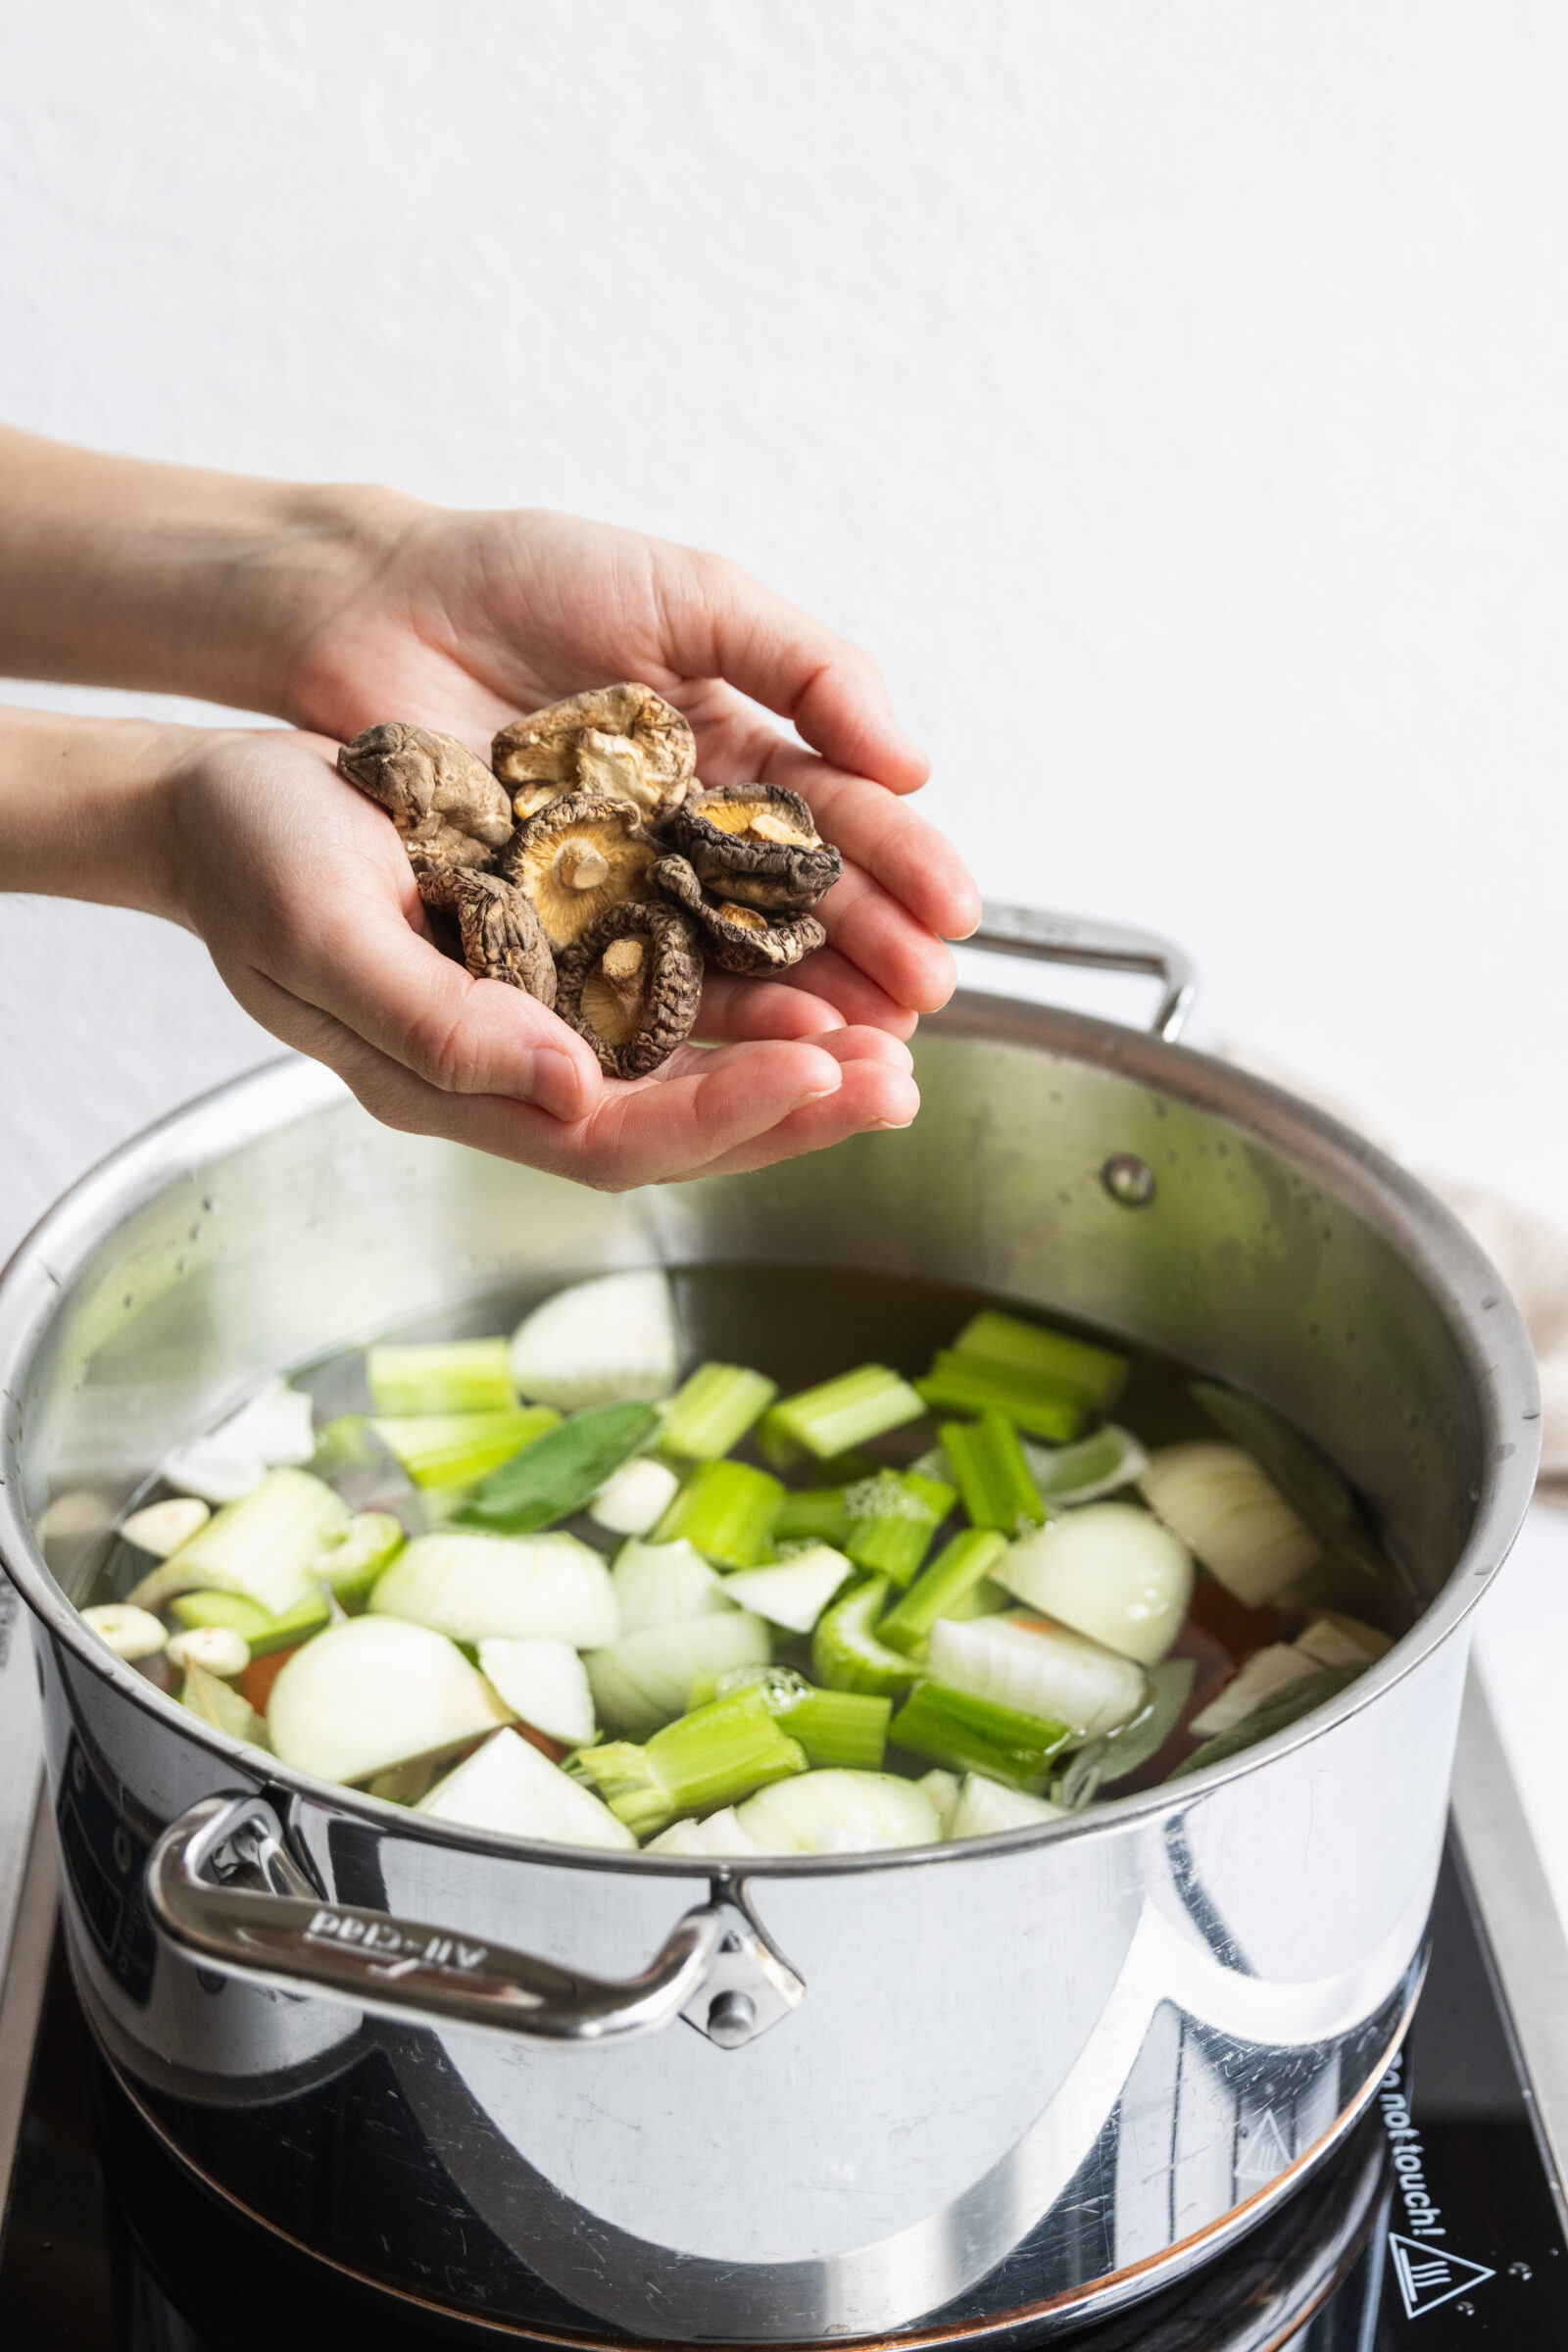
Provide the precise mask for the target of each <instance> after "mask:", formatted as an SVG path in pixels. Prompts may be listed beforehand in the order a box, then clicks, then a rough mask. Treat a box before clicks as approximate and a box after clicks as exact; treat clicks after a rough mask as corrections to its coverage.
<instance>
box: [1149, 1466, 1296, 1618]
mask: <svg viewBox="0 0 1568 2352" xmlns="http://www.w3.org/2000/svg"><path fill="white" fill-rule="evenodd" d="M1138 1491H1139V1493H1140V1494H1141V1495H1143V1497H1144V1500H1145V1501H1146V1502H1147V1503H1148V1505H1149V1507H1150V1509H1151V1510H1152V1512H1153V1513H1154V1514H1155V1516H1156V1517H1157V1518H1160V1519H1163V1521H1164V1522H1165V1525H1166V1526H1167V1527H1168V1528H1171V1529H1172V1530H1173V1531H1174V1532H1175V1533H1176V1534H1177V1535H1178V1536H1180V1538H1181V1539H1182V1542H1183V1543H1184V1544H1188V1545H1190V1546H1191V1548H1192V1549H1193V1550H1194V1551H1196V1552H1197V1554H1198V1556H1199V1558H1200V1559H1201V1561H1202V1563H1203V1566H1204V1567H1205V1568H1206V1569H1207V1570H1208V1572H1209V1574H1210V1575H1211V1576H1213V1577H1216V1578H1217V1579H1218V1581H1219V1582H1220V1583H1221V1584H1222V1585H1223V1586H1224V1588H1225V1590H1226V1592H1227V1593H1230V1594H1231V1595H1232V1596H1233V1598H1235V1599H1237V1600H1239V1601H1240V1602H1241V1603H1242V1604H1243V1606H1244V1607H1245V1608H1249V1609H1257V1608H1261V1607H1263V1605H1264V1604H1265V1602H1268V1601H1271V1600H1273V1598H1274V1597H1275V1595H1276V1594H1277V1593H1282V1592H1283V1591H1284V1590H1285V1588H1286V1586H1287V1585H1289V1584H1291V1583H1292V1582H1293V1581H1294V1579H1295V1578H1297V1577H1299V1576H1301V1575H1303V1574H1304V1573H1305V1571H1306V1570H1307V1569H1308V1568H1310V1567H1312V1566H1313V1565H1314V1563H1315V1562H1316V1561H1317V1559H1318V1558H1319V1556H1320V1555H1321V1552H1322V1549H1323V1546H1322V1544H1321V1543H1320V1542H1319V1540H1318V1538H1317V1537H1316V1536H1315V1535H1314V1534H1313V1532H1312V1530H1311V1529H1310V1528H1309V1527H1308V1526H1307V1524H1306V1522H1305V1520H1304V1519H1302V1518H1301V1517H1300V1516H1299V1513H1298V1512H1296V1511H1295V1510H1293V1508H1292V1507H1291V1505H1290V1504H1289V1503H1288V1502H1287V1501H1286V1499H1285V1497H1284V1495H1282V1494H1281V1493H1280V1491H1279V1489H1278V1487H1276V1486H1275V1485H1274V1483H1273V1481H1272V1480H1271V1479H1270V1478H1268V1477H1267V1475H1266V1474H1265V1473H1264V1472H1263V1471H1262V1470H1260V1469H1259V1468H1258V1466H1257V1464H1256V1462H1254V1461H1253V1459H1252V1457H1251V1455H1250V1453H1246V1452H1244V1451H1243V1449H1242V1448H1241V1446H1218V1445H1209V1444H1206V1443H1204V1442H1203V1441H1201V1440H1200V1441H1199V1442H1198V1443H1196V1444H1192V1445H1185V1446H1161V1447H1160V1449H1159V1451H1158V1452H1157V1453H1155V1454H1152V1456H1151V1457H1150V1462H1149V1467H1148V1469H1147V1470H1146V1471H1145V1472H1144V1475H1143V1477H1142V1478H1141V1479H1140V1480H1139V1482H1138Z"/></svg>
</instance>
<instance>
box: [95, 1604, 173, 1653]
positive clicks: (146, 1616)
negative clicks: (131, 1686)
mask: <svg viewBox="0 0 1568 2352" xmlns="http://www.w3.org/2000/svg"><path fill="white" fill-rule="evenodd" d="M81 1622H82V1624H83V1625H85V1626H87V1627H88V1628H90V1630H91V1631H92V1632H93V1633H95V1634H96V1635H97V1637H98V1639H99V1641H100V1642H102V1643H103V1645H104V1647H105V1648H106V1649H112V1650H113V1651H114V1653H115V1655H116V1657H117V1658H156V1657H157V1656H158V1655H159V1653H160V1652H161V1651H162V1649H163V1647H164V1644H165V1642H166V1641H167V1639H168V1637H167V1636H166V1634H165V1632H164V1629H163V1627H162V1626H161V1625H160V1624H159V1622H158V1620H157V1618H156V1617H155V1616H154V1615H153V1613H152V1611H151V1609H138V1608H136V1607H134V1606H133V1605H132V1603H131V1602H130V1601H128V1600H105V1601H101V1602H100V1603H99V1604H98V1606H97V1607H96V1608H91V1609H83V1610H82V1612H81Z"/></svg>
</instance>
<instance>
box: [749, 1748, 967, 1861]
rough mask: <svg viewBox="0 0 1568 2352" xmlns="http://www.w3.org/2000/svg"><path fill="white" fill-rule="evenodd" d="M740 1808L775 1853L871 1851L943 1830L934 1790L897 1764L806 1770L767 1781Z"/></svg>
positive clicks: (934, 1838) (932, 1840) (929, 1840)
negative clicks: (900, 1773)
mask: <svg viewBox="0 0 1568 2352" xmlns="http://www.w3.org/2000/svg"><path fill="white" fill-rule="evenodd" d="M735 1816H736V1819H737V1820H738V1821H739V1823H740V1825H741V1828H742V1829H743V1830H744V1831H745V1832H746V1834H747V1836H748V1837H749V1838H755V1839H756V1840H757V1842H758V1843H759V1844H760V1845H761V1846H762V1847H763V1848H764V1849H765V1850H766V1851H768V1852H770V1853H775V1854H784V1853H797V1854H869V1853H875V1852H877V1851H878V1850H879V1849H880V1848H882V1847H884V1846H893V1845H937V1844H940V1842H941V1838H942V1824H941V1822H940V1821H939V1820H938V1818H937V1809H936V1807H935V1805H934V1804H933V1803H932V1802H931V1799H930V1797H929V1796H928V1795H927V1793H926V1791H925V1790H924V1789H922V1788H921V1787H920V1785H919V1783H918V1782H916V1781H901V1780H899V1779H898V1778H897V1777H896V1776H895V1775H894V1774H893V1773H891V1772H845V1771H840V1770H838V1769H836V1768H832V1767H830V1768H829V1769H827V1770H826V1771H822V1772H803V1773H801V1774H799V1775H798V1776H797V1777H796V1778H795V1779H794V1780H791V1781H775V1782H774V1784H773V1786H772V1787H771V1788H770V1789H759V1790H758V1792H757V1794H756V1795H755V1796H749V1797H748V1798H747V1799H746V1802H745V1803H744V1804H743V1805H737V1806H736V1808H735Z"/></svg>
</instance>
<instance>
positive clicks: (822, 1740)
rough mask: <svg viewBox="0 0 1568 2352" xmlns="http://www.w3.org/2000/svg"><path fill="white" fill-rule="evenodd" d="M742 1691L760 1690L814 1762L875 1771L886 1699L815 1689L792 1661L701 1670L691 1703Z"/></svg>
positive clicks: (890, 1704)
mask: <svg viewBox="0 0 1568 2352" xmlns="http://www.w3.org/2000/svg"><path fill="white" fill-rule="evenodd" d="M746 1690H756V1691H761V1693H762V1695H763V1697H764V1698H765V1699H766V1700H767V1703H768V1705H769V1706H770V1707H771V1708H772V1710H773V1712H774V1714H775V1715H777V1716H778V1717H779V1718H780V1719H781V1721H782V1722H783V1725H784V1728H785V1730H786V1731H787V1732H788V1733H789V1735H790V1737H791V1739H792V1740H799V1741H800V1743H801V1745H802V1746H803V1747H804V1748H805V1750H806V1753H807V1756H808V1759H809V1761H810V1762H811V1763H812V1764H842V1765H853V1766H857V1767H862V1768H865V1769H869V1770H874V1769H875V1768H876V1766H877V1765H879V1764H880V1763H881V1761H882V1750H883V1747H884V1745H885V1743H886V1740H887V1730H888V1717H889V1716H890V1715H891V1714H892V1712H893V1701H892V1700H891V1699H890V1698H878V1697H874V1696H873V1695H872V1694H871V1693H870V1692H869V1691H817V1690H815V1689H813V1688H812V1686H811V1684H809V1682H808V1681H807V1679H806V1677H805V1675H804V1674H797V1673H796V1671H795V1669H794V1667H793V1666H735V1667H732V1668H731V1669H730V1671H729V1673H727V1674H719V1675H705V1676H704V1677H703V1678H702V1680H701V1682H699V1683H694V1684H693V1686H692V1695H691V1704H692V1705H693V1706H694V1707H695V1706H698V1705H701V1704H704V1703H706V1702H707V1701H708V1700H709V1699H711V1698H727V1697H728V1696H729V1694H730V1692H731V1691H746Z"/></svg>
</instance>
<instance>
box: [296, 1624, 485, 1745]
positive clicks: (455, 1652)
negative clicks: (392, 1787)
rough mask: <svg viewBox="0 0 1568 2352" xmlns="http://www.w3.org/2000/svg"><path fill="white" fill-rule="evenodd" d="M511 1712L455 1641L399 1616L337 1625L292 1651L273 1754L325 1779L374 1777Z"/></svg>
mask: <svg viewBox="0 0 1568 2352" xmlns="http://www.w3.org/2000/svg"><path fill="white" fill-rule="evenodd" d="M507 1720H508V1714H507V1708H506V1704H505V1702H504V1701H503V1700H502V1699H501V1698H499V1697H498V1696H497V1694H496V1693H495V1691H492V1689H491V1688H490V1685H489V1684H488V1683H487V1682H486V1681H485V1679H484V1677H483V1675H482V1674H480V1673H479V1672H478V1670H477V1668H475V1667H472V1666H470V1665H469V1664H468V1661H467V1659H466V1657H465V1656H464V1654H463V1652H462V1650H461V1649H459V1648H458V1647H457V1646H456V1644H455V1643H453V1642H449V1641H448V1640H447V1638H446V1636H445V1635H444V1634H437V1633H432V1632H431V1631H430V1629H429V1627H428V1626H423V1625H410V1624H409V1623H407V1622H406V1621H405V1620H404V1619H403V1618H400V1617H349V1618H345V1620H344V1622H343V1623H342V1624H341V1625H329V1626H328V1627H327V1629H326V1631H325V1633H322V1634H318V1635H317V1637H316V1639H315V1640H314V1641H313V1642H306V1643H305V1644H304V1646H303V1647H302V1648H300V1649H297V1650H296V1651H295V1652H294V1654H293V1656H292V1657H291V1658H290V1659H289V1661H288V1663H287V1665H286V1666H285V1667H284V1668H283V1670H282V1672H281V1674H279V1676H278V1678H277V1680H276V1682H275V1683H274V1684H273V1685H272V1695H271V1699H270V1703H269V1706H268V1710H267V1728H268V1731H269V1733H270V1737H271V1741H272V1747H273V1749H274V1751H275V1753H276V1754H278V1755H279V1756H281V1758H282V1759H283V1762H284V1763H285V1764H292V1765H293V1766H294V1767H295V1768H296V1769H297V1770H298V1771H300V1772H312V1773H315V1774H316V1775H317V1776H318V1777H319V1779H321V1780H323V1781H363V1780H367V1779H368V1777H369V1776H370V1774H371V1773H374V1772H384V1771H385V1770H386V1769H387V1767H388V1765H391V1764H401V1763H403V1762H404V1761H405V1759H406V1758H408V1757H410V1756H423V1755H436V1754H439V1753H440V1752H441V1750H442V1749H443V1748H453V1747H460V1746H462V1744H463V1743H464V1741H465V1740H473V1739H476V1738H477V1737H478V1736H479V1734H480V1733H481V1732H490V1731H494V1730H495V1729H496V1727H497V1725H498V1724H502V1723H505V1722H506V1721H507Z"/></svg>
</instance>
